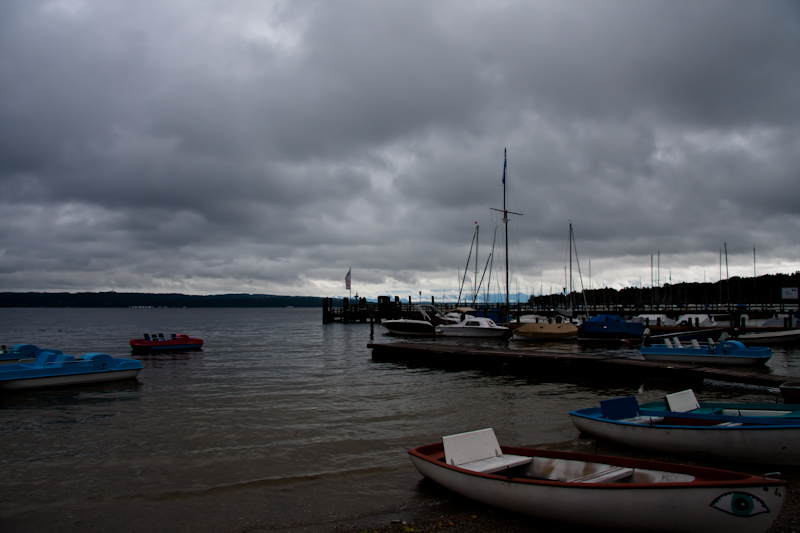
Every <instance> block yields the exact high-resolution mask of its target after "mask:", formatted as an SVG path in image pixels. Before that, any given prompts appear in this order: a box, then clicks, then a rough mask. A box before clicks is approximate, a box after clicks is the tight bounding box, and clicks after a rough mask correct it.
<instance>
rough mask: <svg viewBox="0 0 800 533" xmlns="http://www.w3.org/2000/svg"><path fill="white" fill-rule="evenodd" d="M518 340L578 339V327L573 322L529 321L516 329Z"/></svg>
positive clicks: (514, 334)
mask: <svg viewBox="0 0 800 533" xmlns="http://www.w3.org/2000/svg"><path fill="white" fill-rule="evenodd" d="M513 337H514V340H517V341H554V340H568V339H576V338H577V337H578V328H577V327H575V326H574V325H572V324H567V323H562V324H536V323H532V324H531V323H529V324H525V325H524V326H520V327H518V328H517V329H515V330H514V333H513Z"/></svg>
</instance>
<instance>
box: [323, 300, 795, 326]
mask: <svg viewBox="0 0 800 533" xmlns="http://www.w3.org/2000/svg"><path fill="white" fill-rule="evenodd" d="M333 303H334V299H333V298H323V299H322V323H323V324H331V323H334V322H341V323H343V324H348V323H357V322H373V321H374V322H377V323H380V322H381V321H382V320H396V319H398V318H409V317H410V316H411V315H412V314H413V313H414V312H415V305H417V304H415V303H413V302H412V299H411V297H410V296H409V297H408V299H407V301H406V299H403V300H401V299H400V297H399V296H395V297H394V298H392V297H390V296H379V297H378V301H377V302H368V301H367V299H366V298H352V299H351V298H344V299H343V300H342V305H341V306H336V307H334V305H333ZM418 303H420V302H418ZM424 303H428V302H424ZM430 304H431V305H434V306H436V307H437V308H438V309H439V310H440V311H442V312H444V313H446V312H448V311H451V310H453V309H455V308H456V307H458V306H459V305H460V306H462V307H464V306H467V307H474V308H476V309H477V310H478V311H479V312H481V313H487V312H488V313H499V314H500V315H501V316H500V317H499V319H498V317H493V318H495V322H504V321H505V320H506V318H505V304H503V303H494V304H485V303H478V304H475V305H472V304H467V303H463V302H462V303H461V304H456V303H453V302H446V303H436V300H435V298H433V297H431V301H430ZM799 310H800V306H799V305H798V304H797V303H786V302H779V303H772V304H766V303H764V304H761V303H759V304H719V303H712V304H707V303H693V304H656V305H643V304H636V305H619V304H598V305H589V306H583V305H579V306H576V307H575V312H576V313H577V314H586V315H589V316H594V315H598V314H615V315H625V316H628V315H638V314H643V313H658V314H665V315H668V316H670V317H671V318H677V317H678V316H680V315H682V314H686V313H702V314H712V315H715V316H717V317H719V316H727V317H729V318H730V320H731V321H732V323H734V324H736V326H737V327H745V326H746V324H745V323H744V320H743V316H742V315H747V316H748V317H749V318H755V317H757V316H760V317H763V318H767V317H770V316H772V315H773V314H775V313H795V312H798V311H799ZM509 312H510V315H511V322H516V321H519V318H520V317H521V316H523V315H527V314H538V315H544V316H555V315H556V314H557V313H556V311H555V309H554V308H553V307H547V306H540V305H533V304H530V303H527V302H516V303H511V304H510V309H509ZM490 316H491V315H490ZM787 327H788V324H787Z"/></svg>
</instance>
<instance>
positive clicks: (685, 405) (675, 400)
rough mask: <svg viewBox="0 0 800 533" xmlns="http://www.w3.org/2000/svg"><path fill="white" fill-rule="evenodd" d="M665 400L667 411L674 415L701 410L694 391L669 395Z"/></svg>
mask: <svg viewBox="0 0 800 533" xmlns="http://www.w3.org/2000/svg"><path fill="white" fill-rule="evenodd" d="M665 400H666V403H667V409H669V410H670V411H672V412H674V413H688V412H689V411H694V410H695V409H700V403H699V402H698V401H697V398H696V397H695V395H694V391H692V389H687V390H684V391H681V392H675V393H673V394H667V396H666V397H665Z"/></svg>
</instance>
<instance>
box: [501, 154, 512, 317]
mask: <svg viewBox="0 0 800 533" xmlns="http://www.w3.org/2000/svg"><path fill="white" fill-rule="evenodd" d="M503 224H505V226H506V321H508V322H511V307H510V306H509V305H508V210H507V209H506V149H505V148H503Z"/></svg>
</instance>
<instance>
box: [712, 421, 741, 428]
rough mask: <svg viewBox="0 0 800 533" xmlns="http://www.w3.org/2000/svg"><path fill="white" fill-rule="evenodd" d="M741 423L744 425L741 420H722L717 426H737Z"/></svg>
mask: <svg viewBox="0 0 800 533" xmlns="http://www.w3.org/2000/svg"><path fill="white" fill-rule="evenodd" d="M741 425H742V423H741V422H720V423H719V424H717V425H716V427H736V426H741Z"/></svg>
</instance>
